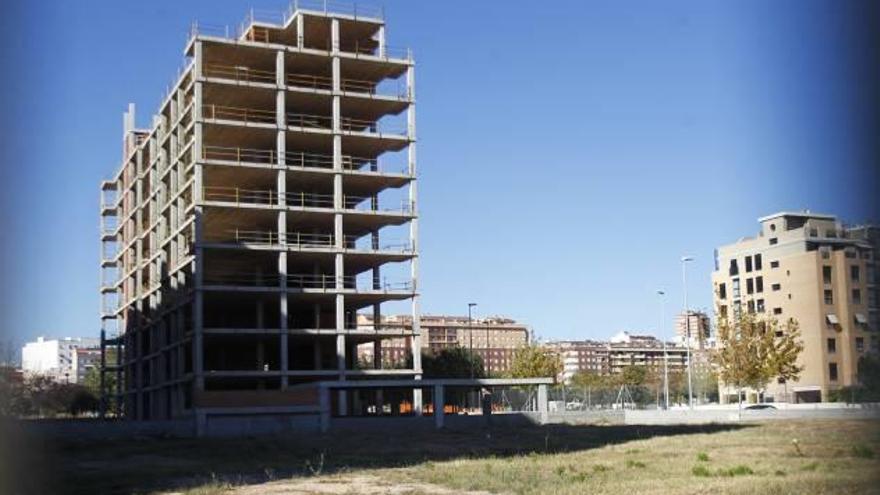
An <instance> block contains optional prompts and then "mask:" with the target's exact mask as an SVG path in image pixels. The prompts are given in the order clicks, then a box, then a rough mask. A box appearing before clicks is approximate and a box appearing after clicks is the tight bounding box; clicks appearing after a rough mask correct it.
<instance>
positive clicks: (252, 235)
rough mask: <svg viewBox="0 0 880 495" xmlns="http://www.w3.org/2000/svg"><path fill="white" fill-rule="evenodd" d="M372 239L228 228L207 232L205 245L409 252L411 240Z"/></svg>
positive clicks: (329, 250)
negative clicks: (340, 241)
mask: <svg viewBox="0 0 880 495" xmlns="http://www.w3.org/2000/svg"><path fill="white" fill-rule="evenodd" d="M377 241H378V242H372V240H371V239H370V238H369V237H367V236H356V235H346V236H344V243H343V247H341V248H339V247H337V246H336V242H335V240H334V236H333V234H315V233H307V232H287V233H284V234H281V233H279V232H278V231H275V230H247V229H229V230H226V231H223V232H220V233H216V234H215V233H207V234H206V241H205V242H203V243H202V245H203V246H205V247H236V246H241V247H246V248H249V249H250V248H259V247H261V246H262V247H272V248H279V249H283V250H294V251H305V250H317V251H323V252H334V251H342V252H347V253H379V254H382V253H384V254H398V253H400V254H410V253H413V252H414V250H413V247H412V244H411V243H410V242H409V241H405V240H399V241H397V240H395V241H388V240H380V239H377Z"/></svg>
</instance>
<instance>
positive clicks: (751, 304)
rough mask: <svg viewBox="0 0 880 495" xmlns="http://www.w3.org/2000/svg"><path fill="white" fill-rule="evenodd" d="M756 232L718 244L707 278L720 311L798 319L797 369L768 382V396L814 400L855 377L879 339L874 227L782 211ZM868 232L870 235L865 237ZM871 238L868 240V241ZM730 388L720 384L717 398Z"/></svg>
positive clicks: (729, 315) (764, 220) (764, 221)
mask: <svg viewBox="0 0 880 495" xmlns="http://www.w3.org/2000/svg"><path fill="white" fill-rule="evenodd" d="M759 222H760V224H761V230H760V232H759V233H758V235H757V236H756V237H753V238H745V239H741V240H739V241H738V242H736V243H734V244H730V245H727V246H723V247H720V248H718V250H717V254H716V260H715V272H714V273H713V274H712V284H713V289H714V293H715V297H714V300H715V304H716V307H717V310H718V312H719V315H718V317H719V318H725V317H727V318H732V317H735V315H737V314H740V312H742V311H747V312H750V313H757V314H759V315H766V316H767V317H773V318H776V319H778V320H779V321H780V322H784V321H785V320H787V319H789V318H794V319H795V320H797V322H798V324H799V326H800V330H801V335H802V339H803V343H804V351H803V353H802V354H801V356H800V358H799V362H800V364H801V365H802V366H804V371H803V373H802V374H801V377H800V379H799V380H798V381H796V382H793V383H777V382H774V383H770V384H768V386H767V390H766V396H765V397H766V399H767V400H776V401H782V400H790V401H797V402H818V401H822V400H827V398H828V393H829V392H830V391H831V390H834V389H837V388H840V387H844V386H849V385H853V384H855V383H856V365H857V362H858V360H859V358H860V357H861V356H863V355H864V354H865V353H867V352H871V351H874V352H876V350H877V346H878V340H877V338H878V330H880V327H878V313H877V286H876V283H877V278H876V277H877V271H876V270H877V267H876V260H875V256H876V254H877V252H876V251H875V249H874V247H875V246H876V242H877V241H876V229H872V228H866V227H858V228H846V227H844V226H843V225H842V224H841V223H840V222H839V221H838V220H837V219H836V218H835V217H834V216H832V215H819V214H813V213H809V212H781V213H776V214H773V215H769V216H766V217H764V218H761V219H759ZM872 236H874V237H872ZM872 243H873V244H872ZM731 393H732V394H733V395H734V397H735V395H736V392H735V391H733V390H730V389H727V388H726V387H723V386H722V390H721V397H722V401H724V400H725V399H727V398H729V396H730V394H731Z"/></svg>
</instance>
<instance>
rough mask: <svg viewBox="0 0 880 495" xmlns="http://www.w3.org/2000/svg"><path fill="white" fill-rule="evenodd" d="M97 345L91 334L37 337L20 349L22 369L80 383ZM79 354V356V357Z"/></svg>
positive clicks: (54, 378) (63, 380)
mask: <svg viewBox="0 0 880 495" xmlns="http://www.w3.org/2000/svg"><path fill="white" fill-rule="evenodd" d="M98 345H99V341H98V339H94V338H69V337H68V338H63V339H45V338H43V337H37V340H36V341H34V342H28V343H26V344H25V345H24V347H22V349H21V369H22V371H24V372H25V373H27V374H37V375H43V376H47V377H49V378H52V379H53V380H55V381H57V382H61V383H80V382H81V381H82V379H83V378H85V371H86V369H87V365H88V363H90V362H91V360H90V356H93V355H94V354H95V353H96V352H100V351H99V350H97V348H98ZM80 357H82V360H80V359H79V358H80Z"/></svg>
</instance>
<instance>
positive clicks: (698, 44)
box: [0, 0, 870, 343]
mask: <svg viewBox="0 0 880 495" xmlns="http://www.w3.org/2000/svg"><path fill="white" fill-rule="evenodd" d="M841 4H842V3H841V2H836V1H820V0H809V1H794V0H788V1H776V2H764V1H759V0H747V1H740V2H720V1H702V0H700V1H696V0H695V1H672V2H664V3H663V4H662V5H661V3H660V2H653V1H630V2H620V1H612V0H608V1H592V0H591V1H557V2H552V3H550V4H542V3H540V2H513V1H511V2H472V1H465V0H460V1H454V0H447V1H443V2H414V1H408V2H407V1H403V0H389V1H387V2H385V3H384V6H385V10H386V17H387V22H388V36H389V44H390V45H396V46H407V47H410V48H412V49H413V50H414V52H415V56H416V60H417V73H416V77H417V93H418V104H417V108H418V112H417V115H418V135H419V143H418V156H419V168H420V177H419V179H420V197H421V215H422V216H421V218H422V220H421V242H422V243H421V247H422V250H421V254H422V294H423V311H424V312H426V313H435V314H437V313H458V314H461V313H464V312H466V310H467V303H468V302H471V301H474V302H477V303H479V307H478V314H479V315H485V314H487V313H488V314H503V315H508V316H511V317H514V318H516V319H519V320H522V321H524V322H527V323H528V324H530V325H532V326H533V328H534V330H535V331H536V333H537V334H538V335H540V336H542V337H544V338H605V337H608V336H610V335H612V334H613V333H615V332H617V331H619V330H634V331H652V332H653V331H656V328H657V326H658V318H659V315H658V313H659V302H658V300H657V296H656V295H655V290H656V289H657V288H663V289H664V290H666V292H667V294H668V296H667V297H668V300H667V310H666V313H667V315H671V313H672V312H673V311H674V310H677V309H680V308H681V296H682V291H681V288H682V283H681V272H680V264H679V261H678V260H679V257H680V256H681V255H682V254H691V255H694V256H695V257H696V261H695V262H694V263H692V264H691V265H690V267H689V274H690V276H689V278H690V284H689V290H690V299H691V301H692V306H694V307H697V308H706V309H710V306H711V292H710V283H709V274H710V272H711V270H712V251H713V248H714V247H716V246H718V245H721V244H725V243H729V242H732V241H735V240H736V239H737V238H739V237H742V236H746V235H753V234H754V233H755V232H756V231H757V228H758V225H757V222H756V219H757V218H758V217H760V216H763V215H766V214H769V213H772V212H775V211H778V210H783V209H802V208H809V209H811V210H813V211H821V212H828V213H836V214H838V215H840V216H841V217H843V218H844V219H846V220H848V221H850V222H862V221H864V220H866V219H868V217H869V211H868V210H869V208H868V206H867V204H866V203H865V202H864V201H863V196H862V195H863V194H864V192H865V191H866V187H867V186H866V184H867V182H866V166H867V164H866V160H870V157H866V156H865V154H864V153H863V152H862V149H861V147H860V144H861V141H860V138H861V137H862V134H861V132H862V131H863V130H862V129H860V128H858V118H859V108H860V105H861V103H862V102H860V101H859V99H858V92H856V91H854V90H853V84H854V82H855V81H856V79H855V78H857V77H859V76H858V70H859V67H858V66H857V64H856V63H855V62H854V61H853V55H852V54H853V53H857V52H858V49H859V46H857V45H856V44H855V43H856V42H855V41H854V39H855V38H854V37H853V36H851V34H852V33H851V25H850V24H849V22H848V19H850V16H852V17H858V8H857V4H855V3H848V4H846V6H847V8H841ZM250 6H254V7H256V8H258V9H269V10H281V9H283V8H284V7H285V6H286V4H285V2H283V1H277V0H271V1H270V0H265V1H254V2H249V3H245V2H233V1H222V2H221V1H216V0H213V1H209V0H202V1H187V2H178V1H172V0H154V1H151V2H118V1H109V0H105V1H95V2H90V3H89V5H88V7H86V6H85V4H84V3H82V2H61V1H58V2H48V1H47V2H21V3H20V4H18V5H17V7H15V8H17V9H18V11H17V12H15V15H7V16H5V19H3V20H2V21H0V22H2V24H3V26H0V27H2V28H3V30H4V33H5V34H4V36H5V37H6V38H7V39H6V42H7V45H6V48H5V49H6V50H7V51H8V53H5V54H4V55H5V56H4V58H5V59H6V60H7V73H8V72H9V70H10V69H9V68H10V67H17V70H18V72H17V73H16V77H9V76H8V75H7V77H6V78H5V80H6V86H7V91H5V93H4V95H3V96H2V99H3V101H2V103H3V104H4V106H5V107H6V108H7V109H8V111H10V114H8V115H7V117H6V119H5V120H4V130H5V136H4V138H3V139H4V146H3V149H2V151H0V157H2V160H3V166H2V183H3V185H4V191H3V197H2V199H0V201H2V203H0V206H2V208H3V211H4V214H3V216H2V228H3V232H6V233H7V234H8V235H7V236H4V237H5V239H4V240H2V241H0V242H3V264H2V275H3V279H4V282H3V290H4V292H5V294H4V300H5V301H6V303H4V307H3V308H2V313H3V315H2V325H3V331H4V332H5V333H6V334H7V338H10V337H11V338H13V339H14V340H15V341H17V342H19V343H20V342H22V341H24V340H28V339H31V338H33V337H35V336H37V335H52V336H65V335H93V334H96V332H97V331H98V328H99V325H98V295H97V294H98V293H97V285H98V248H99V245H98V241H97V239H98V237H97V235H98V234H97V228H98V227H97V225H98V185H99V182H100V180H101V179H104V178H108V177H110V176H111V175H112V174H113V173H114V172H115V170H116V169H117V167H118V163H119V159H120V149H121V131H122V112H123V111H124V109H125V107H126V105H127V103H128V102H135V103H136V104H137V105H138V110H139V112H138V113H139V116H138V121H139V124H140V125H141V126H145V125H146V124H147V123H148V122H149V115H150V113H151V112H153V111H154V110H155V109H156V107H157V105H158V103H159V99H160V97H161V96H162V94H163V92H164V89H165V87H166V85H167V84H168V83H169V82H170V81H171V79H172V77H173V75H174V73H175V71H176V69H177V67H178V66H179V65H180V63H181V61H182V48H183V44H184V41H185V36H186V31H187V28H188V26H189V24H190V22H191V21H193V20H199V21H201V22H205V23H212V24H236V23H238V22H239V21H240V20H241V19H242V18H243V16H244V14H245V12H246V10H247V9H248V8H249V7H250ZM854 12H855V14H853V13H854ZM10 115H12V116H17V117H16V119H17V120H15V122H14V124H13V119H11V118H10ZM667 320H668V321H667V322H666V326H665V328H664V329H663V332H664V334H667V335H668V334H670V333H671V316H670V318H667Z"/></svg>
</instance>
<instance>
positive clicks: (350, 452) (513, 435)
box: [2, 424, 748, 494]
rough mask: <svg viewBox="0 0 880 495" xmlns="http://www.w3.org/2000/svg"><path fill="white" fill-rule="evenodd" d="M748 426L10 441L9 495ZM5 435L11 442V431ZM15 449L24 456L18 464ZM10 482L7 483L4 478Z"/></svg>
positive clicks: (563, 448)
mask: <svg viewBox="0 0 880 495" xmlns="http://www.w3.org/2000/svg"><path fill="white" fill-rule="evenodd" d="M741 428H748V426H746V425H726V424H706V425H671V426H667V425H663V426H636V425H628V426H623V425H615V426H593V425H579V426H572V425H546V426H536V425H534V426H519V427H504V428H502V427H495V428H493V429H492V430H491V431H489V430H486V429H466V430H450V429H447V430H443V431H425V430H407V429H405V428H401V429H400V430H398V431H395V432H391V433H389V432H387V431H382V432H359V433H351V432H334V433H328V434H324V435H308V436H298V435H295V434H287V435H275V436H266V437H249V438H236V439H231V438H230V439H216V438H209V439H179V438H152V437H136V438H131V439H127V440H121V439H114V440H104V441H95V440H88V441H86V440H78V439H70V438H67V439H41V438H24V436H23V435H22V434H21V432H20V431H19V432H18V435H16V434H15V433H14V432H13V434H12V435H11V436H10V435H6V436H5V440H4V441H3V442H4V444H5V445H4V446H3V447H2V448H4V449H6V450H8V452H6V453H7V454H10V453H11V454H12V455H11V456H9V457H8V458H7V459H4V460H9V461H11V462H10V463H9V464H7V469H11V470H15V471H16V473H17V474H18V476H10V477H7V478H6V479H7V481H9V480H10V479H16V480H18V482H17V485H18V486H13V487H7V492H6V493H89V494H92V493H149V492H151V491H156V490H184V489H187V488H192V487H196V486H200V485H203V484H205V483H208V482H211V481H217V480H220V481H228V482H231V483H234V484H253V483H263V482H265V481H267V480H271V479H278V478H287V477H296V476H315V475H318V474H333V473H336V472H339V471H341V470H345V471H356V470H359V469H365V468H389V467H404V466H410V465H414V464H419V463H422V462H425V461H444V460H452V459H459V458H480V457H488V456H494V457H506V456H518V455H527V454H529V453H532V452H537V453H551V454H552V453H565V452H574V451H582V450H588V449H593V448H597V447H603V446H606V445H612V444H620V443H625V442H629V441H632V440H641V439H648V438H652V437H662V436H673V435H690V434H699V433H714V432H719V431H728V430H737V429H741ZM3 433H10V432H9V431H6V432H3ZM16 449H19V450H20V452H22V455H16V453H15V452H16ZM7 474H9V473H7Z"/></svg>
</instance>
